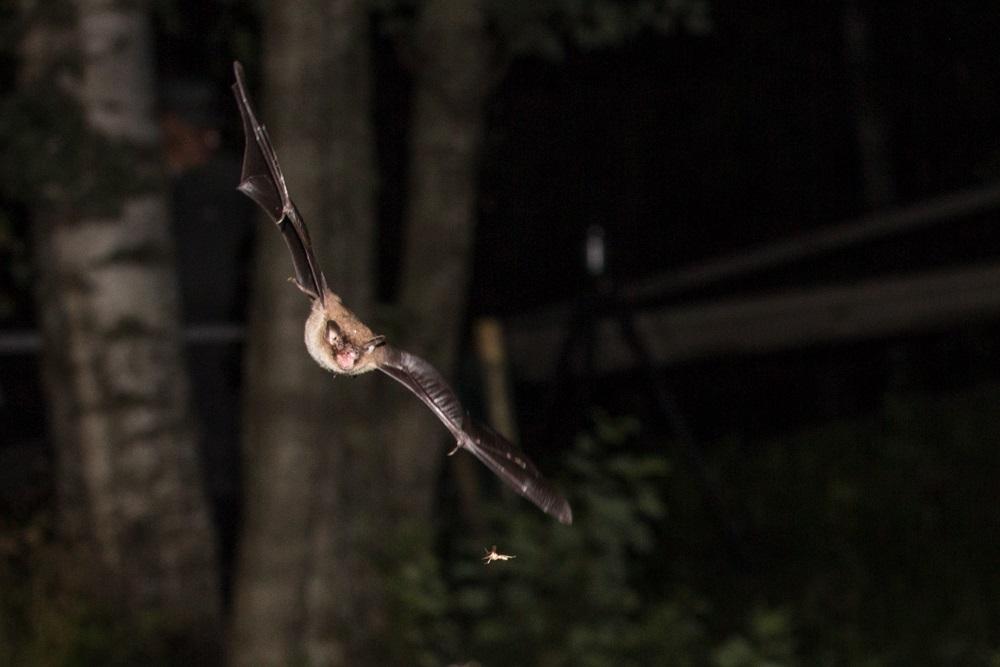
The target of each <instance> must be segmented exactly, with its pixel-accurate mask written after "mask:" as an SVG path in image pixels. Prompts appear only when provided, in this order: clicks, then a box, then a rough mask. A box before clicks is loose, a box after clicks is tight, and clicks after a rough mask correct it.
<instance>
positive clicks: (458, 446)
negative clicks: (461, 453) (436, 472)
mask: <svg viewBox="0 0 1000 667" xmlns="http://www.w3.org/2000/svg"><path fill="white" fill-rule="evenodd" d="M461 448H462V445H461V443H458V442H456V443H455V446H454V447H452V448H451V451H450V452H448V456H452V455H454V453H455V452H457V451H458V450H460V449H461Z"/></svg>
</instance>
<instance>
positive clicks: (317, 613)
mask: <svg viewBox="0 0 1000 667" xmlns="http://www.w3.org/2000/svg"><path fill="white" fill-rule="evenodd" d="M267 17H268V22H267V24H266V26H265V48H266V57H265V72H264V75H265V81H264V84H263V88H264V91H263V94H258V95H257V98H258V99H259V100H260V101H261V102H262V104H261V106H262V109H261V112H262V113H263V115H264V120H265V122H269V123H270V124H271V126H270V129H271V130H272V136H273V139H274V143H275V145H276V147H277V149H278V152H279V156H280V158H281V159H282V160H283V163H282V166H283V168H284V171H285V177H286V179H287V182H288V184H289V188H290V189H291V191H292V196H293V197H294V198H295V201H296V203H297V205H298V207H299V209H300V210H301V211H302V212H303V215H304V216H305V218H306V223H307V224H308V226H309V230H310V232H311V234H312V237H313V241H314V243H315V246H316V251H317V254H318V256H319V260H320V263H321V265H322V267H323V269H324V271H325V273H326V276H327V279H328V281H329V284H330V285H331V287H332V288H333V289H334V290H335V291H337V292H338V293H339V294H340V295H341V296H342V297H343V299H344V301H345V302H346V303H347V304H349V306H350V307H351V308H352V309H354V310H356V311H357V312H358V313H359V314H365V315H368V314H370V313H371V310H372V285H373V284H374V283H373V278H372V276H373V266H372V248H373V245H374V244H373V237H374V224H375V215H374V208H373V206H374V204H373V202H374V171H373V163H372V160H373V158H372V155H373V138H372V130H371V124H370V103H369V96H370V92H369V90H370V85H371V84H370V78H371V73H370V64H369V46H368V17H367V8H366V5H365V3H363V2H360V1H355V0H343V1H333V2H331V1H330V0H311V1H309V2H299V3H284V2H275V3H272V5H271V7H270V10H269V11H268V12H267ZM258 245H259V250H258V256H257V261H256V277H255V282H254V293H253V301H252V311H251V318H250V319H251V321H250V342H249V350H248V360H247V376H246V382H247V385H246V386H247V397H246V418H245V424H246V437H245V461H244V470H245V471H246V472H245V475H246V479H245V498H246V505H245V508H246V509H245V520H244V530H243V535H242V543H241V547H240V554H239V568H238V574H237V584H236V603H235V610H234V611H235V618H234V627H233V651H232V653H233V655H234V658H235V662H236V663H237V664H245V665H260V664H289V663H291V662H294V661H296V660H300V661H301V660H304V661H307V662H308V664H310V665H337V664H347V663H346V661H347V660H348V658H349V656H350V650H349V646H350V645H351V644H352V643H353V640H352V637H351V635H352V633H353V632H356V631H357V630H360V631H361V632H362V633H363V634H364V633H368V636H378V627H379V621H378V619H377V617H375V618H369V616H372V614H368V613H366V612H365V611H364V610H365V609H371V608H374V609H377V608H378V605H377V603H375V602H373V601H370V600H369V598H371V597H372V596H377V592H378V591H379V590H380V587H379V586H378V582H377V581H375V580H374V579H373V577H374V575H373V573H372V565H371V562H372V560H371V559H370V558H368V555H369V554H368V552H367V551H365V549H364V548H361V547H359V542H364V541H365V540H364V539H363V538H364V535H365V534H368V533H371V532H372V530H373V529H372V526H371V523H370V520H369V519H370V517H371V515H370V514H369V513H368V512H369V510H370V509H371V508H370V505H366V504H365V503H366V502H367V498H366V491H367V490H368V489H367V488H366V485H368V484H369V482H370V480H371V479H372V478H373V475H372V473H371V472H370V466H371V464H370V463H369V462H370V461H371V460H372V459H373V457H375V458H377V457H378V456H380V452H381V451H382V450H381V449H380V448H379V443H378V442H377V440H378V439H377V437H376V436H375V435H374V433H373V432H374V431H375V430H376V424H377V420H375V419H372V418H371V411H370V410H368V409H366V406H367V405H370V404H372V403H374V399H373V398H372V396H371V392H372V389H373V387H374V384H373V383H374V381H375V380H376V378H374V377H361V378H346V377H334V376H333V375H331V374H329V373H326V372H325V371H323V370H322V369H320V368H319V367H318V366H317V365H316V364H315V363H314V362H313V361H312V359H311V358H310V357H309V356H308V354H307V353H306V350H305V347H304V345H303V324H304V322H305V319H306V316H307V315H308V309H309V303H308V300H307V299H306V298H304V297H303V295H302V294H301V293H300V292H299V291H298V290H296V289H295V288H294V287H293V286H291V285H290V284H289V283H288V282H287V281H286V280H285V278H286V277H287V276H290V275H292V269H291V263H290V259H289V257H288V254H287V250H286V249H285V247H284V245H283V244H282V242H281V239H280V235H279V234H278V232H277V230H276V229H274V227H273V225H270V224H265V223H264V222H261V223H260V225H259V230H258ZM371 500H372V502H375V501H376V500H377V493H376V494H375V498H373V499H371ZM362 501H364V502H362ZM375 616H377V615H375Z"/></svg>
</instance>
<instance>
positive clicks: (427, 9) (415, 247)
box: [387, 0, 492, 520]
mask: <svg viewBox="0 0 1000 667" xmlns="http://www.w3.org/2000/svg"><path fill="white" fill-rule="evenodd" d="M490 57H491V41H490V39H489V37H488V35H487V33H486V28H485V16H484V13H483V8H482V6H481V3H480V2H478V1H474V0H431V1H430V2H427V3H426V4H425V5H424V10H423V13H422V14H421V16H420V17H419V19H418V24H417V60H416V62H415V63H414V65H415V75H416V82H415V83H416V86H415V91H414V95H415V99H414V120H413V129H412V139H411V147H410V162H411V167H410V174H411V177H410V182H409V187H408V189H407V191H408V193H409V197H410V199H409V202H408V206H407V215H406V228H405V236H404V250H403V266H402V270H401V272H400V290H399V294H400V298H399V301H400V308H401V310H402V311H403V313H404V316H405V321H406V329H405V332H404V334H405V335H404V337H403V339H402V340H400V341H399V344H400V345H401V346H402V347H405V348H406V349H409V350H411V351H413V352H415V353H416V354H419V355H420V356H422V357H424V358H426V359H427V360H428V361H430V362H431V363H433V364H434V365H435V366H436V367H437V368H438V369H439V370H440V371H441V372H442V373H443V374H444V375H445V377H450V376H451V375H452V373H453V371H454V369H455V363H456V358H457V354H458V348H459V344H460V343H461V337H462V331H463V326H464V324H465V305H466V302H467V300H468V290H469V280H470V269H471V259H472V243H473V234H474V231H475V225H476V197H477V194H478V191H479V189H478V186H479V181H478V177H479V158H480V150H481V147H482V142H483V133H484V124H485V120H484V108H483V107H484V104H485V101H486V97H487V95H488V94H489V93H490V92H491V91H490V88H491V85H490V84H491V82H492V76H491V75H492V72H491V71H490ZM393 389H395V388H393ZM391 396H392V401H391V402H390V405H391V406H392V410H393V420H392V422H391V424H390V433H391V435H390V436H388V438H387V439H388V441H390V442H392V447H393V449H392V464H393V468H392V471H391V474H392V477H393V482H394V483H393V492H394V494H395V497H396V499H397V501H398V503H397V508H398V510H397V511H399V512H401V513H407V512H408V513H411V514H413V515H414V516H415V518H418V519H421V520H422V519H426V518H428V517H429V516H430V510H431V501H432V492H433V489H434V480H435V478H436V476H437V472H438V471H439V470H440V466H441V462H442V460H443V458H442V456H441V454H442V453H443V450H442V449H441V448H440V447H438V448H435V447H433V446H432V445H433V444H434V443H438V444H440V443H443V442H444V441H445V435H446V431H444V429H442V427H441V424H440V422H438V421H437V419H435V418H434V416H433V415H432V414H431V413H430V412H428V411H427V409H426V408H424V406H423V405H422V404H421V403H420V402H419V401H415V400H413V398H412V397H411V396H409V395H407V394H406V392H403V391H395V392H392V394H391Z"/></svg>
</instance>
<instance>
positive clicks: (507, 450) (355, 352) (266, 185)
mask: <svg viewBox="0 0 1000 667" xmlns="http://www.w3.org/2000/svg"><path fill="white" fill-rule="evenodd" d="M233 70H234V71H235V74H236V83H235V84H233V93H234V94H235V95H236V103H237V105H238V106H239V109H240V116H241V117H242V119H243V132H244V134H245V140H246V147H245V150H244V153H243V171H242V174H241V176H240V184H239V187H238V189H239V190H240V192H242V193H243V194H245V195H247V196H248V197H250V198H251V199H252V200H254V201H255V202H257V204H258V205H259V206H260V207H261V208H262V209H264V212H265V213H267V215H268V217H269V218H270V219H271V220H272V221H273V222H274V223H275V224H276V225H277V226H278V230H279V231H281V235H282V237H284V239H285V244H286V245H287V246H288V250H289V252H290V253H291V255H292V266H293V267H294V270H295V277H294V278H292V282H293V283H294V284H295V285H296V286H297V287H298V288H299V290H301V291H302V292H303V293H304V294H305V295H306V296H308V297H309V298H310V299H311V300H312V309H311V310H310V312H309V317H308V319H306V325H305V343H306V349H307V350H308V351H309V354H310V355H311V356H312V358H313V359H314V360H315V361H316V363H318V364H319V365H320V366H321V367H323V368H324V369H326V370H328V371H332V372H333V373H337V374H341V375H358V374H360V373H367V372H368V371H372V370H376V369H377V370H380V371H382V372H383V373H385V374H386V375H388V376H389V377H391V378H392V379H393V380H396V381H397V382H399V383H400V384H402V385H403V386H404V387H406V388H407V389H409V390H410V391H411V392H413V393H414V394H416V396H417V398H419V399H420V400H421V401H423V402H424V403H425V404H426V405H427V407H428V408H430V409H431V411H432V412H433V413H434V414H435V415H436V416H437V418H438V419H440V420H441V422H442V423H443V424H444V425H445V427H447V429H448V430H449V431H451V434H452V435H453V436H454V437H455V450H458V449H465V450H467V451H468V452H469V453H471V454H472V455H473V456H475V457H476V458H477V459H479V460H480V461H482V463H483V464H484V465H486V467H487V468H489V469H490V470H492V471H493V472H494V473H495V474H496V475H497V476H498V477H499V478H500V479H501V480H503V481H504V482H505V483H506V484H507V485H509V486H510V487H511V488H513V489H514V490H515V491H517V492H518V493H519V494H521V495H522V496H524V497H525V498H527V499H528V500H530V501H531V502H533V503H535V504H536V505H537V506H538V507H540V508H541V509H542V511H544V512H546V513H548V514H551V515H552V516H554V517H555V518H556V519H558V520H559V521H560V522H562V523H565V524H569V523H572V522H573V512H572V510H571V509H570V506H569V503H568V502H566V499H565V498H563V497H562V496H561V495H560V494H559V492H558V491H556V490H555V489H554V488H553V487H552V485H551V484H550V483H549V482H548V481H546V479H545V478H544V477H542V474H541V472H539V470H538V468H536V467H535V465H534V464H533V463H532V462H531V461H530V460H528V457H527V456H525V454H524V452H522V451H521V450H520V449H518V448H517V447H515V446H514V445H513V444H512V443H511V442H509V441H508V440H507V439H506V438H504V437H503V436H501V435H500V434H499V433H496V432H495V431H493V430H492V429H490V428H489V427H488V426H485V425H483V424H481V423H479V422H477V421H476V420H474V419H472V417H470V416H469V414H468V412H466V411H465V409H464V408H463V407H462V404H461V403H460V402H459V400H458V396H456V395H455V392H454V391H453V390H452V389H451V387H449V386H448V383H447V382H445V380H444V378H443V377H441V374H440V373H438V372H437V370H436V369H435V368H434V367H433V366H431V365H430V364H429V363H428V362H426V361H424V360H423V359H421V358H420V357H418V356H416V355H413V354H410V353H409V352H405V351H403V350H399V349H397V348H395V347H393V346H391V345H389V344H388V343H387V342H386V339H385V336H379V335H376V334H375V333H373V332H372V330H371V329H369V328H368V327H367V326H366V325H365V324H364V323H363V322H362V321H361V320H360V319H358V317H357V316H356V315H355V314H354V313H352V312H351V311H350V310H348V309H347V308H346V307H345V306H344V304H343V303H341V300H340V297H339V296H337V295H336V294H335V293H334V292H332V291H331V290H330V288H329V287H328V286H327V283H326V278H325V277H324V275H323V271H322V270H321V269H320V267H319V262H317V260H316V255H315V254H314V253H313V247H312V241H311V240H310V239H309V232H308V231H307V230H306V226H305V223H304V222H303V220H302V216H301V215H300V214H299V211H298V209H297V208H296V207H295V204H294V202H292V199H291V197H290V196H289V194H288V187H287V186H286V185H285V177H284V175H283V174H282V172H281V167H280V166H279V165H278V157H277V155H275V152H274V147H273V146H272V145H271V140H270V138H269V137H268V134H267V130H266V129H265V128H264V126H263V125H262V124H261V123H260V121H258V120H257V115H256V114H255V113H254V109H253V104H252V103H251V102H250V96H249V94H248V93H247V86H246V81H245V80H244V76H243V67H242V66H241V65H240V63H238V62H236V63H234V64H233ZM455 450H453V451H455Z"/></svg>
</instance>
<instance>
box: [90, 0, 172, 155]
mask: <svg viewBox="0 0 1000 667" xmlns="http://www.w3.org/2000/svg"><path fill="white" fill-rule="evenodd" d="M78 4H79V7H80V35H81V42H82V47H83V51H84V63H85V67H84V77H83V98H84V99H83V106H84V109H86V114H87V120H88V121H89V122H90V124H91V125H92V126H93V127H94V128H95V129H97V130H98V131H99V132H101V133H103V134H106V135H107V136H109V137H115V138H121V139H127V140H131V141H135V142H137V143H140V144H150V143H153V142H155V141H156V138H157V128H156V125H155V123H152V122H150V121H151V120H152V119H153V118H154V117H155V114H154V113H153V104H154V95H153V91H152V89H151V87H150V83H151V82H152V80H153V77H152V76H151V72H152V68H153V63H152V61H151V51H150V50H149V49H148V48H146V45H148V44H149V43H150V41H151V40H150V37H149V30H150V28H149V24H148V22H147V20H146V16H145V14H144V13H143V12H142V11H140V9H139V8H135V9H124V8H123V7H122V3H120V2H115V1H114V0H80V2H79V3H78ZM137 63H138V66H137Z"/></svg>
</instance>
